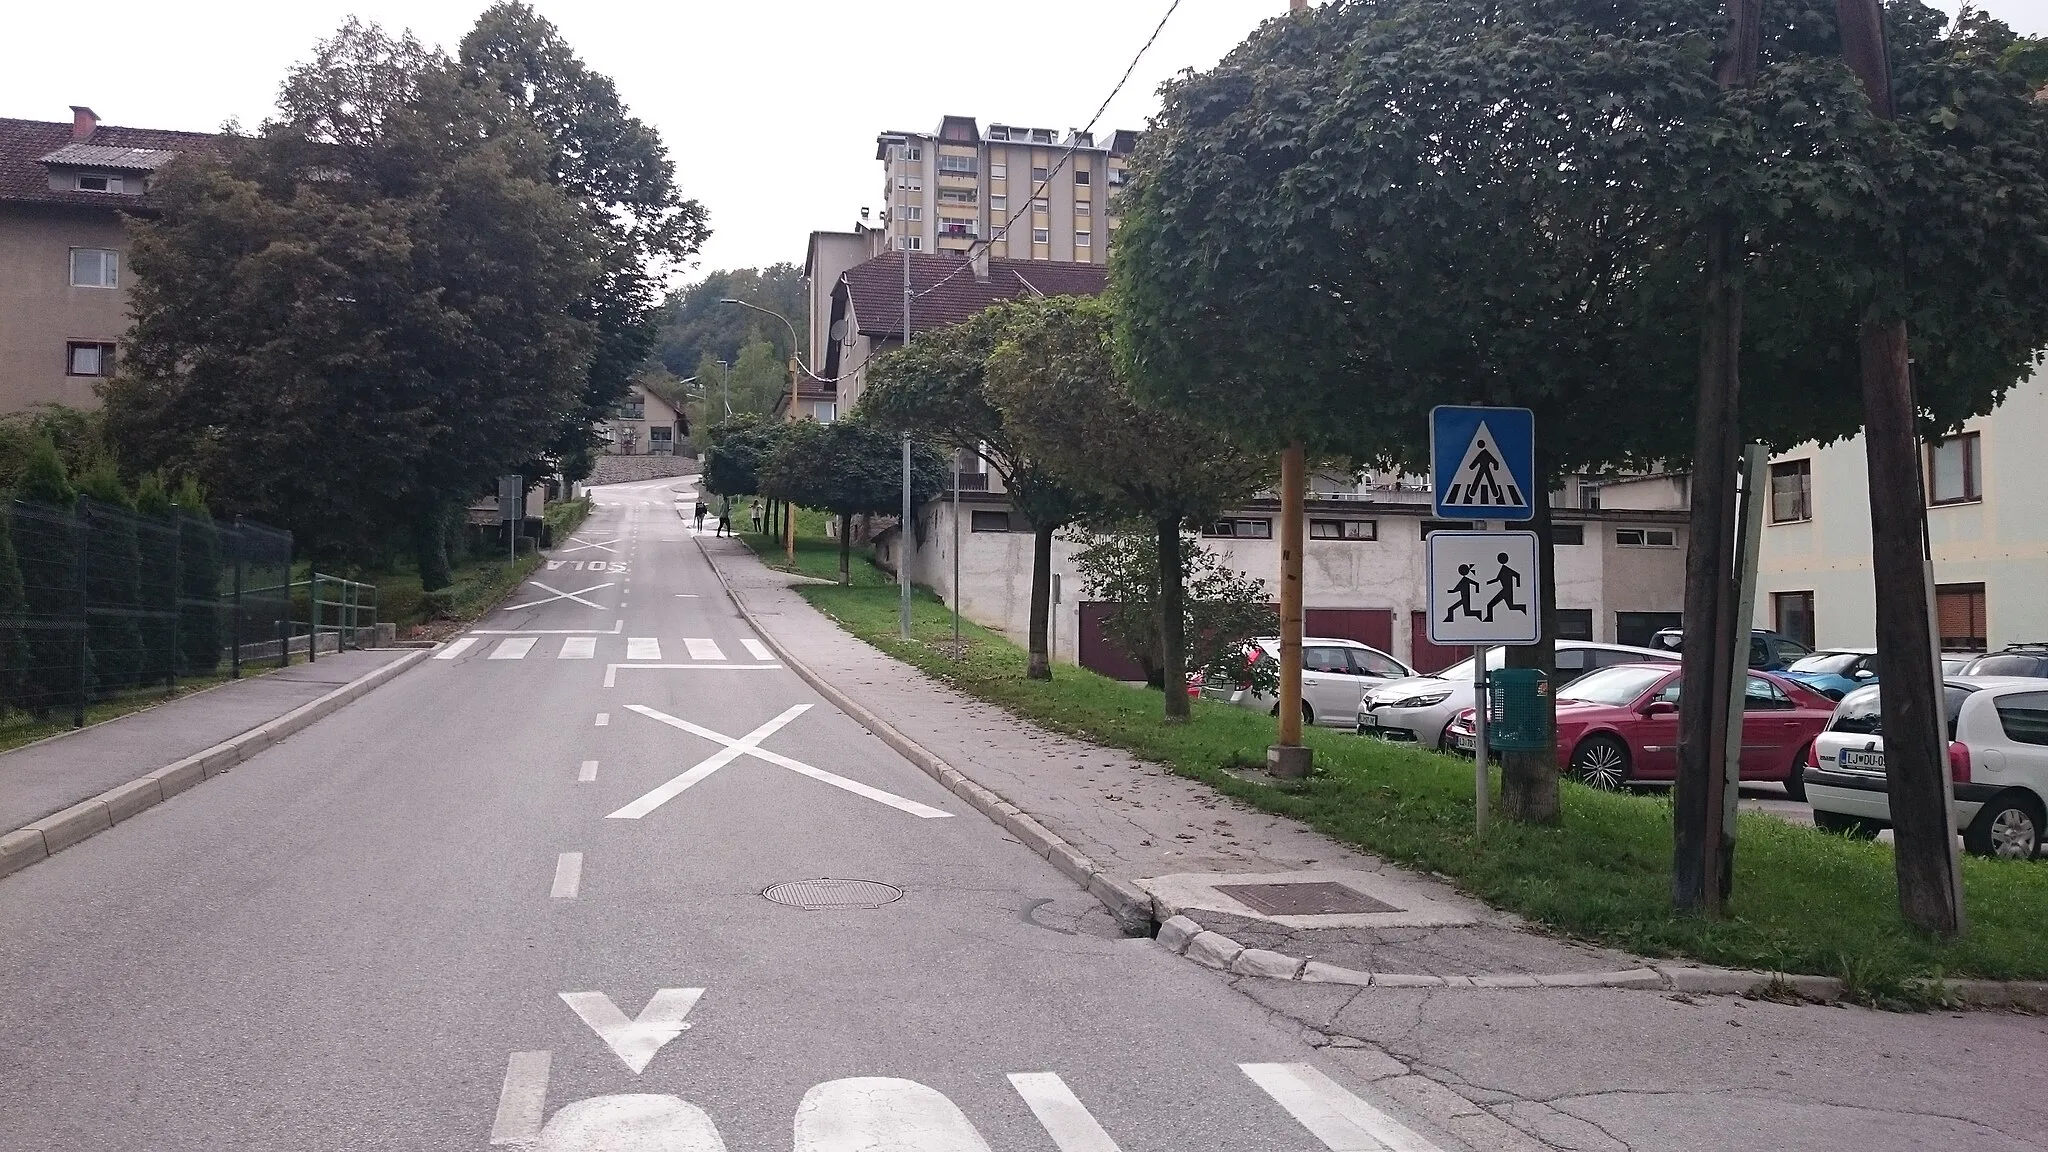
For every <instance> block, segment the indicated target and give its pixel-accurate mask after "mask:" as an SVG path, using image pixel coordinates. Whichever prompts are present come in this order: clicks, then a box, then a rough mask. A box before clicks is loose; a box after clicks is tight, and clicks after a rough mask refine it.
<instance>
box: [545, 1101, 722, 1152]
mask: <svg viewBox="0 0 2048 1152" xmlns="http://www.w3.org/2000/svg"><path fill="white" fill-rule="evenodd" d="M533 1148H534V1152H725V1141H724V1140H723V1139H721V1138H720V1137H719V1135H718V1126H717V1125H716V1124H713V1123H712V1122H711V1117H710V1116H707V1115H705V1113H704V1110H703V1109H702V1108H699V1107H697V1106H696V1105H695V1104H692V1103H690V1102H689V1101H687V1100H678V1099H676V1098H675V1097H674V1096H650V1095H619V1096H593V1097H591V1098H590V1099H588V1100H578V1101H576V1102H575V1103H574V1104H567V1105H564V1106H563V1107H562V1110H561V1111H559V1112H557V1113H555V1115H554V1118H553V1119H551V1120H549V1121H548V1126H547V1130H546V1131H544V1132H542V1133H541V1134H540V1142H539V1143H538V1144H535V1145H534V1146H533Z"/></svg>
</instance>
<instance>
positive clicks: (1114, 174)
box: [1109, 168, 1128, 188]
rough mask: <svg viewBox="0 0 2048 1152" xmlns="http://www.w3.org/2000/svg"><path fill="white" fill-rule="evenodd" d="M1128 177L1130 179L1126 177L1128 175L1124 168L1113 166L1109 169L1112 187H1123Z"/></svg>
mask: <svg viewBox="0 0 2048 1152" xmlns="http://www.w3.org/2000/svg"><path fill="white" fill-rule="evenodd" d="M1126 179H1128V177H1126V176H1125V175H1124V170H1123V169H1121V168H1111V169H1110V170H1109V186H1110V187H1111V188H1121V187H1123V184H1124V181H1125V180H1126Z"/></svg>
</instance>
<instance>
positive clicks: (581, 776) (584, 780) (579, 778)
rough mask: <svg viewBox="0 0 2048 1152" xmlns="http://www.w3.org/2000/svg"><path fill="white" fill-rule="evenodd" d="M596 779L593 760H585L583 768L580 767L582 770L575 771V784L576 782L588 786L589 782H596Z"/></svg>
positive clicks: (595, 763) (595, 765)
mask: <svg viewBox="0 0 2048 1152" xmlns="http://www.w3.org/2000/svg"><path fill="white" fill-rule="evenodd" d="M596 779H597V761H595V760H585V761H584V762H583V767H582V768H579V769H577V771H576V782H577V783H578V784H588V783H590V782H592V781H594V780H596Z"/></svg>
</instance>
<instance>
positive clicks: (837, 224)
mask: <svg viewBox="0 0 2048 1152" xmlns="http://www.w3.org/2000/svg"><path fill="white" fill-rule="evenodd" d="M1169 3H1170V0H1031V2H1029V3H1004V2H999V0H896V2H894V3H882V4H873V3H869V4H863V3H848V2H846V0H737V2H726V3H712V2H710V0H670V2H668V3H633V4H625V3H618V2H616V0H579V2H576V3H570V2H568V0H537V2H536V3H535V7H537V8H538V9H539V10H540V11H541V12H542V14H544V15H546V16H547V17H548V18H549V19H551V20H553V21H554V22H555V23H556V24H557V25H559V26H560V27H561V29H562V32H563V34H564V35H565V36H566V37H567V38H568V40H569V42H570V43H571V44H572V45H574V46H575V48H576V50H577V52H578V53H580V54H581V55H582V57H583V59H584V60H585V61H586V62H587V63H588V64H589V65H590V66H591V67H593V68H596V69H597V70H598V71H601V72H604V73H606V74H608V75H610V76H611V77H612V78H613V79H615V80H616V81H617V82H618V85H619V91H620V93H621V95H622V96H623V97H624V99H625V101H626V102H627V104H628V105H629V106H630V108H631V109H632V111H633V112H634V113H635V114H636V115H638V116H640V117H641V118H642V119H643V120H646V121H647V122H648V123H650V124H652V125H653V126H654V127H655V128H656V129H658V130H659V131H660V132H661V135H662V138H663V139H664V140H665V141H666V142H667V144H668V148H669V154H670V155H671V157H673V158H674V160H675V162H676V171H677V177H678V179H679V181H680V182H681V184H682V187H683V190H684V192H685V193H686V194H687V195H690V196H693V197H695V198H697V199H699V200H701V201H703V202H704V204H705V206H706V207H707V208H709V209H710V213H711V227H712V236H711V240H710V243H708V244H707V245H706V246H705V248H704V251H703V253H702V256H701V258H700V261H699V268H698V271H700V272H701V271H705V270H709V269H713V268H732V267H750V266H755V265H762V264H770V263H774V262H777V261H793V262H801V261H802V259H803V255H804V240H805V237H806V236H807V235H808V234H809V233H810V232H811V231H812V230H814V229H820V228H826V229H832V228H837V229H844V228H848V227H851V225H852V223H853V221H854V220H856V219H857V218H858V215H859V211H860V209H861V208H862V207H879V206H880V204H879V201H880V197H881V186H882V174H881V166H880V165H879V164H878V163H876V161H875V159H874V149H875V134H876V133H877V132H880V131H883V130H885V129H891V128H905V129H921V130H927V131H929V130H930V129H932V128H933V127H935V126H937V124H938V122H939V117H941V116H943V115H947V114H949V113H950V114H959V115H966V116H974V117H977V118H978V119H980V121H981V122H982V124H983V125H984V126H986V125H987V124H988V123H989V122H990V121H999V122H1003V123H1011V124H1022V125H1029V126H1033V127H1041V128H1056V129H1060V130H1062V131H1064V130H1065V129H1067V128H1073V127H1079V126H1081V125H1083V124H1085V123H1086V122H1087V120H1088V117H1089V115H1090V114H1092V113H1093V112H1094V111H1095V108H1096V106H1097V105H1099V104H1101V103H1102V100H1103V97H1105V96H1107V95H1108V94H1109V91H1110V88H1111V87H1112V86H1113V85H1114V84H1115V83H1116V79H1117V77H1118V76H1119V75H1120V74H1121V73H1122V72H1123V69H1124V67H1125V66H1126V65H1127V64H1128V63H1129V62H1130V58H1131V56H1132V55H1133V54H1134V53H1135V52H1136V51H1137V50H1138V47H1139V45H1141V44H1143V43H1144V41H1145V38H1146V36H1148V35H1149V34H1150V33H1151V31H1152V28H1153V26H1154V25H1155V24H1156V23H1157V22H1158V20H1159V17H1160V16H1161V15H1162V14H1163V13H1165V11H1166V10H1167V7H1168V5H1169ZM484 7H485V0H295V2H293V3H288V4H279V3H276V2H275V0H261V2H258V0H188V2H184V3H164V2H163V0H97V2H96V3H94V4H92V5H91V6H90V7H89V8H83V9H81V8H74V7H72V6H70V5H68V4H22V5H16V6H14V7H13V10H12V11H10V13H9V15H8V25H9V27H8V34H7V36H6V38H5V43H4V44H0V116H11V117H20V118H24V119H33V120H65V119H69V116H70V113H69V112H68V111H67V108H68V106H69V105H71V104H73V103H79V104H85V105H89V106H90V107H92V108H93V109H94V110H95V111H97V112H98V113H99V115H100V117H101V119H102V120H103V121H104V122H106V123H109V124H121V125H128V126H133V127H147V128H181V129H188V130H195V131H206V130H210V129H213V128H217V127H218V126H219V125H220V124H222V123H223V122H224V121H227V120H229V119H231V118H232V119H239V120H240V121H241V122H242V123H243V124H245V125H247V126H250V127H253V126H255V125H256V124H257V123H259V122H260V121H261V120H262V119H263V118H264V117H265V116H267V115H269V114H270V112H271V110H272V100H273V98H274V97H275V95H276V92H277V86H278V83H279V81H280V80H281V79H282V78H283V76H284V72H285V70H286V69H287V68H288V67H289V66H290V65H291V64H292V63H294V62H296V61H299V60H302V59H305V58H306V57H307V56H308V55H309V53H310V50H311V48H312V46H313V44H314V42H315V41H317V40H319V39H320V38H322V37H324V36H326V35H329V34H330V33H332V32H333V30H334V28H335V27H336V26H337V25H338V24H340V23H341V21H342V19H343V18H344V17H346V16H349V15H355V16H358V17H360V18H362V19H364V20H371V21H376V22H377V23H380V24H383V25H384V26H385V27H386V28H389V29H398V28H410V29H411V30H412V31H413V32H414V33H415V34H416V35H418V36H419V37H420V38H421V39H422V40H424V41H426V42H428V43H433V44H440V45H443V46H445V47H447V48H449V49H450V50H453V48H454V46H455V44H456V43H457V42H458V41H459V40H460V39H461V38H462V35H463V33H464V32H465V31H467V30H468V28H469V26H470V24H471V23H472V22H473V21H474V20H475V18H476V15H477V13H478V12H479V11H481V10H482V9H483V8H484ZM1286 7H1287V3H1286V0H1182V2H1181V5H1180V8H1179V10H1178V11H1177V12H1175V13H1174V15H1173V18H1172V20H1170V21H1169V22H1168V23H1167V25H1166V29H1165V31H1164V32H1163V33H1162V34H1161V35H1160V37H1159V41H1158V43H1156V44H1154V45H1153V46H1152V48H1151V50H1150V51H1149V52H1148V53H1147V54H1146V56H1145V58H1144V60H1143V61H1141V62H1140V63H1139V65H1138V69H1137V71H1136V72H1135V73H1134V74H1133V75H1132V77H1131V80H1130V83H1129V84H1127V85H1126V86H1125V88H1124V91H1123V93H1122V94H1121V95H1120V96H1119V97H1118V98H1117V100H1116V101H1115V102H1114V103H1112V104H1111V105H1110V107H1109V111H1108V112H1107V113H1106V114H1105V115H1104V116H1103V118H1102V120H1101V121H1100V122H1099V123H1098V124H1097V125H1096V128H1097V130H1098V131H1101V130H1105V129H1112V128H1142V127H1143V126H1144V122H1145V118H1146V117H1147V116H1148V115H1150V114H1151V112H1152V111H1153V110H1154V109H1155V108H1156V107H1157V106H1158V100H1157V97H1156V96H1155V95H1154V90H1155V89H1156V88H1157V87H1158V85H1159V82H1160V81H1161V80H1162V79H1164V78H1165V77H1167V76H1169V75H1171V74H1173V73H1174V72H1177V71H1179V70H1180V69H1182V68H1190V67H1192V68H1196V69H1202V68H1207V67H1209V66H1210V65H1212V64H1214V63H1215V62H1216V61H1217V59H1218V58H1219V57H1221V56H1222V55H1223V53H1224V52H1226V51H1228V50H1229V49H1230V47H1231V46H1232V45H1234V44H1236V43H1237V42H1239V41H1240V40H1242V39H1243V38H1244V37H1245V35H1246V34H1247V33H1248V32H1250V31H1251V29H1252V28H1253V27H1255V26H1256V25H1257V24H1258V22H1259V21H1260V20H1262V19H1264V18H1266V17H1267V16H1269V15H1272V14H1275V13H1278V12H1282V11H1285V10H1286ZM1982 7H1983V8H1984V9H1985V10H1987V11H1989V12H1991V13H1993V14H1994V15H1997V16H1999V17H2000V18H2001V19H2004V20H2006V21H2007V22H2008V23H2010V24H2012V25H2013V26H2014V27H2015V28H2016V29H2017V30H2019V31H2020V32H2023V33H2031V34H2041V33H2043V32H2048V0H1984V3H1983V4H1982ZM83 33H90V35H89V36H85V35H82V34H83Z"/></svg>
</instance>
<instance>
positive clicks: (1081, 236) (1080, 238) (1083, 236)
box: [1074, 232, 1095, 248]
mask: <svg viewBox="0 0 2048 1152" xmlns="http://www.w3.org/2000/svg"><path fill="white" fill-rule="evenodd" d="M1094 242H1095V238H1094V237H1092V236H1090V235H1089V234H1088V233H1086V232H1076V233H1074V247H1076V248H1086V247H1088V246H1089V245H1090V244H1093V243H1094Z"/></svg>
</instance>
